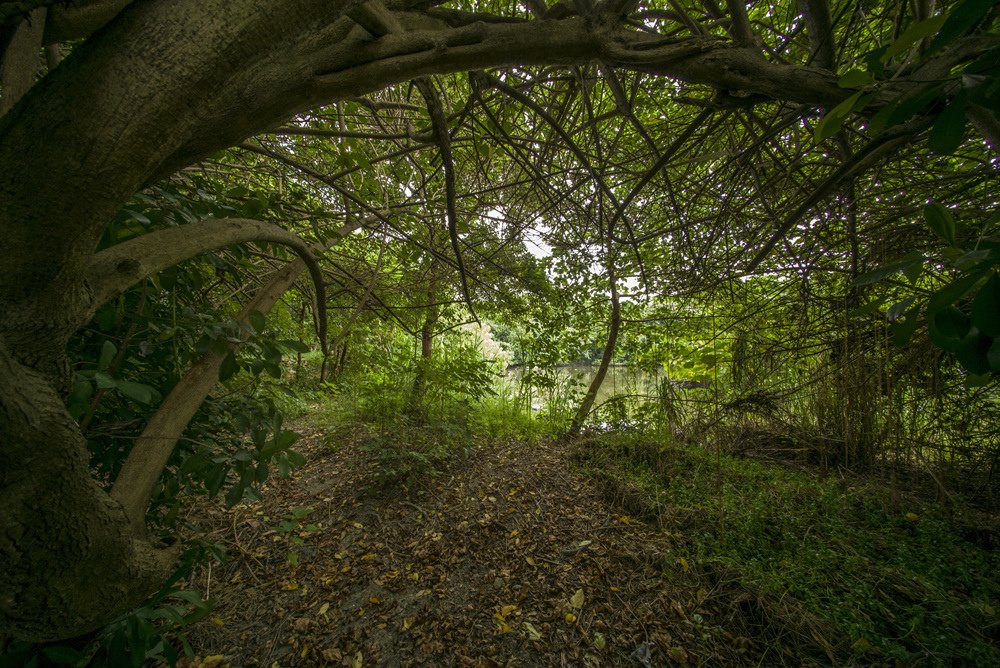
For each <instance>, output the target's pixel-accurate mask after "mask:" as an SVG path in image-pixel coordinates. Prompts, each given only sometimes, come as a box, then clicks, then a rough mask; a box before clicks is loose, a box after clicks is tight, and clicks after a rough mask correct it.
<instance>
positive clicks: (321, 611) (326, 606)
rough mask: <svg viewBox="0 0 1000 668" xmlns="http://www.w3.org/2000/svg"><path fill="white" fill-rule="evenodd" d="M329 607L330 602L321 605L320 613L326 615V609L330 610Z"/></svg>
mask: <svg viewBox="0 0 1000 668" xmlns="http://www.w3.org/2000/svg"><path fill="white" fill-rule="evenodd" d="M329 609H330V604H329V603H324V604H323V605H321V606H319V614H321V615H325V614H326V611H327V610H329Z"/></svg>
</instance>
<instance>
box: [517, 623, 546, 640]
mask: <svg viewBox="0 0 1000 668" xmlns="http://www.w3.org/2000/svg"><path fill="white" fill-rule="evenodd" d="M521 627H522V628H524V630H525V632H526V633H527V634H528V640H541V639H542V634H541V633H539V632H538V629H536V628H535V627H534V626H532V625H531V624H530V623H529V622H524V623H523V624H521Z"/></svg>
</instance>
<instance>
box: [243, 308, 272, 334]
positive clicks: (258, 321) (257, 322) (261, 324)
mask: <svg viewBox="0 0 1000 668" xmlns="http://www.w3.org/2000/svg"><path fill="white" fill-rule="evenodd" d="M247 320H249V321H250V326H251V327H253V330H254V331H255V332H257V333H258V334H260V333H261V332H263V331H264V328H265V327H266V326H267V319H266V318H265V317H264V314H263V313H261V312H260V311H257V310H253V311H250V313H249V315H247Z"/></svg>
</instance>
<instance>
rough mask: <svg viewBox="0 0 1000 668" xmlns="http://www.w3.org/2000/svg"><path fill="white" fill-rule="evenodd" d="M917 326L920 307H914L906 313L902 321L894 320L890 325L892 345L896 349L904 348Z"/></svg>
mask: <svg viewBox="0 0 1000 668" xmlns="http://www.w3.org/2000/svg"><path fill="white" fill-rule="evenodd" d="M919 324H920V307H919V306H914V307H912V308H911V309H910V310H909V311H907V312H906V314H905V315H904V317H903V319H902V320H896V321H894V322H893V323H892V324H891V325H890V329H891V330H892V342H893V344H894V345H895V346H896V347H897V348H903V347H905V346H906V344H907V343H909V342H910V339H911V338H913V333H914V332H916V331H917V325H919Z"/></svg>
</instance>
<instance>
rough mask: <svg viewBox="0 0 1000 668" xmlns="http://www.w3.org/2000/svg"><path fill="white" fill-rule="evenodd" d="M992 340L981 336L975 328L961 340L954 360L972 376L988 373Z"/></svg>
mask: <svg viewBox="0 0 1000 668" xmlns="http://www.w3.org/2000/svg"><path fill="white" fill-rule="evenodd" d="M992 343H993V339H991V338H989V337H988V336H982V335H981V334H980V333H979V330H977V329H976V328H975V327H973V328H971V329H970V330H969V333H968V334H967V335H966V336H965V337H963V338H962V340H961V342H959V344H958V347H957V348H956V350H955V358H956V359H957V360H958V362H959V364H961V365H962V367H963V368H965V369H966V370H967V371H969V372H970V373H973V374H983V373H989V371H990V362H989V357H988V355H989V350H990V345H991V344H992Z"/></svg>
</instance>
